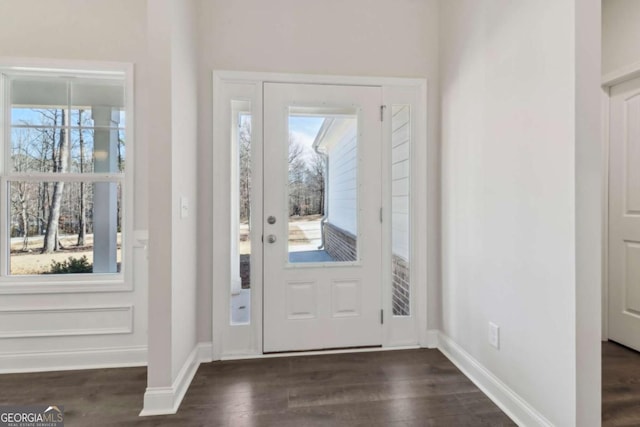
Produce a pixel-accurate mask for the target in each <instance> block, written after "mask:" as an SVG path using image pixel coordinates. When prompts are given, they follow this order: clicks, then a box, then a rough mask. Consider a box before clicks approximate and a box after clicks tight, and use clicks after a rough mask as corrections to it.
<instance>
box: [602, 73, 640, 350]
mask: <svg viewBox="0 0 640 427" xmlns="http://www.w3.org/2000/svg"><path fill="white" fill-rule="evenodd" d="M609 140H610V154H609V158H610V165H609V169H610V177H609V338H610V339H612V340H614V341H617V342H619V343H621V344H624V345H626V346H629V347H631V348H634V349H636V350H640V79H634V80H631V81H629V82H625V83H622V84H620V85H618V86H615V87H613V88H612V89H611V117H610V138H609Z"/></svg>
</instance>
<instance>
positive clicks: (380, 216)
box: [380, 208, 382, 224]
mask: <svg viewBox="0 0 640 427" xmlns="http://www.w3.org/2000/svg"><path fill="white" fill-rule="evenodd" d="M380 224H382V208H380Z"/></svg>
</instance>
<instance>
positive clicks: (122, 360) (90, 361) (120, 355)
mask: <svg viewBox="0 0 640 427" xmlns="http://www.w3.org/2000/svg"><path fill="white" fill-rule="evenodd" d="M146 365H147V347H146V346H137V347H116V348H96V349H83V350H68V351H39V352H29V353H7V354H0V366H1V367H2V368H0V374H9V373H23V372H46V371H69V370H77V369H101V368H126V367H131V366H146Z"/></svg>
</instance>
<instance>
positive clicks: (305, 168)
mask: <svg viewBox="0 0 640 427" xmlns="http://www.w3.org/2000/svg"><path fill="white" fill-rule="evenodd" d="M381 97H382V93H381V89H380V88H378V87H351V86H331V85H303V84H281V83H265V84H264V120H265V121H264V147H265V151H264V215H265V218H264V344H263V346H264V351H265V352H277V351H293V350H312V349H323V348H338V347H359V346H375V345H381V343H382V327H381V323H380V309H381V256H382V251H381V235H382V234H381V233H382V231H381V223H380V218H379V209H380V206H381V200H382V199H381V173H380V169H381V125H380V118H379V117H380V116H379V108H380V104H381Z"/></svg>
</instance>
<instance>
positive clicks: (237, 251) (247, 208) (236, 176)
mask: <svg viewBox="0 0 640 427" xmlns="http://www.w3.org/2000/svg"><path fill="white" fill-rule="evenodd" d="M231 112H232V114H231V158H232V166H231V182H232V185H233V187H232V188H233V198H234V199H235V201H234V202H233V206H232V218H231V222H232V224H231V230H232V236H231V293H230V295H231V301H230V313H231V319H230V322H231V325H248V324H250V323H251V103H250V102H248V101H231Z"/></svg>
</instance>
